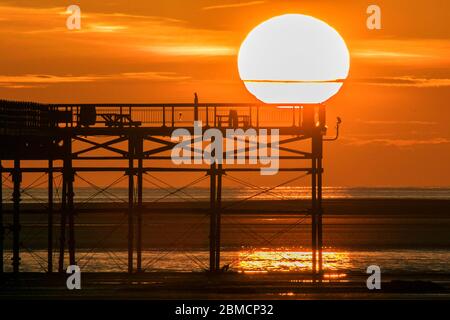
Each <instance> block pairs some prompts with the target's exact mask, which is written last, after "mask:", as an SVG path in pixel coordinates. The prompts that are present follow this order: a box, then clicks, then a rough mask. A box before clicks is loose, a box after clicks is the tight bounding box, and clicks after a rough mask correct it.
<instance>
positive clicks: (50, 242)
mask: <svg viewBox="0 0 450 320" xmlns="http://www.w3.org/2000/svg"><path fill="white" fill-rule="evenodd" d="M47 228H48V229H47V272H49V273H52V272H53V161H52V160H49V161H48V221H47Z"/></svg>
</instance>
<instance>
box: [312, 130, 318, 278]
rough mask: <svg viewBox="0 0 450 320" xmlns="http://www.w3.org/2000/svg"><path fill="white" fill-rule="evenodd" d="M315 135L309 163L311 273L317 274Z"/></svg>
mask: <svg viewBox="0 0 450 320" xmlns="http://www.w3.org/2000/svg"><path fill="white" fill-rule="evenodd" d="M316 139H317V137H316V134H314V135H313V137H312V160H311V161H312V163H311V247H312V273H313V275H314V276H315V275H316V274H317V154H316V152H317V150H316Z"/></svg>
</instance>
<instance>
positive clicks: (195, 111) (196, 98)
mask: <svg viewBox="0 0 450 320" xmlns="http://www.w3.org/2000/svg"><path fill="white" fill-rule="evenodd" d="M194 121H198V95H197V92H194Z"/></svg>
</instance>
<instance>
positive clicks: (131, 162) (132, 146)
mask: <svg viewBox="0 0 450 320" xmlns="http://www.w3.org/2000/svg"><path fill="white" fill-rule="evenodd" d="M134 155H135V137H134V136H130V137H129V138H128V172H127V174H128V273H133V271H134V269H133V256H134V254H133V241H134V219H133V215H134V210H133V209H134Z"/></svg>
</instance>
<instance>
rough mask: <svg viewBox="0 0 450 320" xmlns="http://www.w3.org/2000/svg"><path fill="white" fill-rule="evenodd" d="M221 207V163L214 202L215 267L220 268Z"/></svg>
mask: <svg viewBox="0 0 450 320" xmlns="http://www.w3.org/2000/svg"><path fill="white" fill-rule="evenodd" d="M221 208H222V164H219V165H218V171H217V204H216V268H217V269H220V238H221V223H222V221H221Z"/></svg>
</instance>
